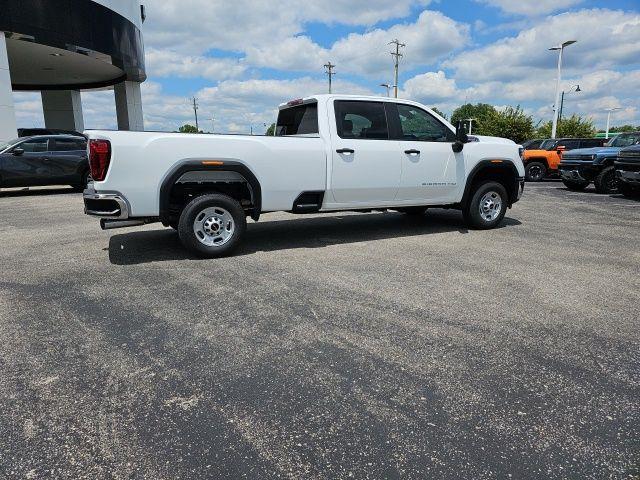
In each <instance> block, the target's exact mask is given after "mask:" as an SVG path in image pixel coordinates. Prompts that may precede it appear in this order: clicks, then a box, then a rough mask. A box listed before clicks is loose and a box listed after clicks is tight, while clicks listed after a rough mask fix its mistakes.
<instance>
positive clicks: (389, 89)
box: [380, 83, 395, 97]
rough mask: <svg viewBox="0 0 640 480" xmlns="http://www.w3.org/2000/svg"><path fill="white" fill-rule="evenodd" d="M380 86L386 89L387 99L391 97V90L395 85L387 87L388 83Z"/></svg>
mask: <svg viewBox="0 0 640 480" xmlns="http://www.w3.org/2000/svg"><path fill="white" fill-rule="evenodd" d="M380 86H381V87H384V88H386V89H387V97H390V96H391V89H392V88H395V85H389V84H388V83H381V84H380Z"/></svg>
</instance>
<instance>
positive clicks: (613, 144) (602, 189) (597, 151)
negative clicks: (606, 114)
mask: <svg viewBox="0 0 640 480" xmlns="http://www.w3.org/2000/svg"><path fill="white" fill-rule="evenodd" d="M639 143H640V132H629V133H621V134H620V135H618V136H616V137H615V138H612V139H610V140H609V143H607V145H606V146H604V147H601V148H579V149H577V150H571V151H570V152H566V153H565V154H564V155H563V156H562V161H561V162H560V166H559V167H558V170H559V171H560V177H561V178H562V182H563V183H564V184H565V186H566V187H567V188H568V189H569V190H577V191H581V190H584V189H585V188H586V187H587V185H589V184H590V183H591V182H593V183H594V185H595V187H596V191H597V192H598V193H615V192H617V191H618V180H617V178H616V172H615V167H614V162H615V160H616V157H617V156H618V152H620V150H621V149H622V148H624V147H628V146H631V145H637V144H639Z"/></svg>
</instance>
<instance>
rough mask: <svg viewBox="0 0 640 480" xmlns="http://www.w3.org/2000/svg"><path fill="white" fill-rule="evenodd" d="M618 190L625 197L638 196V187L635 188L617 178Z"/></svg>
mask: <svg viewBox="0 0 640 480" xmlns="http://www.w3.org/2000/svg"><path fill="white" fill-rule="evenodd" d="M618 191H619V192H620V193H621V194H622V195H624V196H625V197H627V198H640V187H639V188H636V187H634V186H632V185H629V184H628V183H627V182H623V181H622V180H618Z"/></svg>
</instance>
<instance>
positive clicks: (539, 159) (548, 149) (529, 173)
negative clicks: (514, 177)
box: [524, 138, 607, 182]
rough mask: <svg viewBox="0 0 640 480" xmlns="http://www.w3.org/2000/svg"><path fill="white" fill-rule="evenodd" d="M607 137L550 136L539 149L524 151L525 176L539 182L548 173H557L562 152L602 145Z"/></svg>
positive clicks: (529, 179) (530, 180)
mask: <svg viewBox="0 0 640 480" xmlns="http://www.w3.org/2000/svg"><path fill="white" fill-rule="evenodd" d="M606 142H607V139H605V138H550V139H548V140H545V141H544V142H542V144H541V145H540V148H539V149H538V150H525V151H524V168H525V172H526V173H525V178H526V180H528V181H529V182H539V181H541V180H542V179H543V178H544V177H545V176H547V175H548V174H557V173H558V165H559V164H560V160H562V152H566V151H567V150H574V149H576V148H593V147H602V146H603V145H604V144H605V143H606Z"/></svg>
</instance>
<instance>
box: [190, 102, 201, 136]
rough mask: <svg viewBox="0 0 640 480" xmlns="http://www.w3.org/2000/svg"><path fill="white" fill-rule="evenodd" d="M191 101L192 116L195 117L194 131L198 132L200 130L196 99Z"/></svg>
mask: <svg viewBox="0 0 640 480" xmlns="http://www.w3.org/2000/svg"><path fill="white" fill-rule="evenodd" d="M192 100H193V114H194V115H195V117H196V131H197V132H199V131H200V128H198V99H197V98H196V97H193V98H192Z"/></svg>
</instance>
